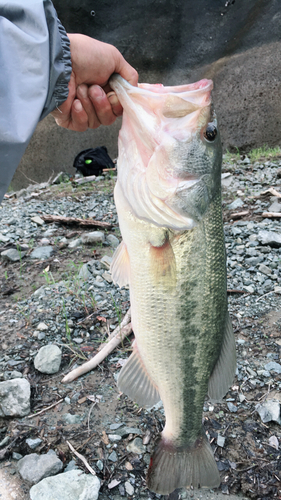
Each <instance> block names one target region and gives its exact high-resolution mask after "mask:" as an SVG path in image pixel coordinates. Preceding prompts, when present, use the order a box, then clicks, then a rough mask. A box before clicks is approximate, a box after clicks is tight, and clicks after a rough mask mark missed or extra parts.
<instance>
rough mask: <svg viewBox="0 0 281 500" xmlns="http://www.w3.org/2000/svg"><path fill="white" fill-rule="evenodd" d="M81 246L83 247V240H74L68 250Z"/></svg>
mask: <svg viewBox="0 0 281 500" xmlns="http://www.w3.org/2000/svg"><path fill="white" fill-rule="evenodd" d="M80 245H82V239H81V238H77V239H76V240H72V241H71V242H70V243H69V245H68V248H77V247H79V246H80Z"/></svg>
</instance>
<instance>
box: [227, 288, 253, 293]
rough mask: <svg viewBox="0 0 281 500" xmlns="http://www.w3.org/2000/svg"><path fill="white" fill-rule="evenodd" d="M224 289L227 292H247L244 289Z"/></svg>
mask: <svg viewBox="0 0 281 500" xmlns="http://www.w3.org/2000/svg"><path fill="white" fill-rule="evenodd" d="M226 291H227V293H248V292H247V291H246V290H235V289H233V290H232V289H231V288H228V289H227V290H226Z"/></svg>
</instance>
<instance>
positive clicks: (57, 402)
mask: <svg viewBox="0 0 281 500" xmlns="http://www.w3.org/2000/svg"><path fill="white" fill-rule="evenodd" d="M62 402H63V398H62V399H59V401H56V402H55V403H53V404H52V405H50V406H47V408H43V410H41V411H38V413H34V414H33V415H28V417H26V418H34V417H38V415H40V414H41V413H44V411H48V410H50V409H51V408H53V407H54V406H57V405H58V404H59V403H62Z"/></svg>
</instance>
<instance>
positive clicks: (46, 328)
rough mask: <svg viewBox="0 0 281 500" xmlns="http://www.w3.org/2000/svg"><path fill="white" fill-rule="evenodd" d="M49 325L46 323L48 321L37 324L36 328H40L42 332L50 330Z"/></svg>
mask: <svg viewBox="0 0 281 500" xmlns="http://www.w3.org/2000/svg"><path fill="white" fill-rule="evenodd" d="M48 329H49V327H48V325H46V323H43V322H41V323H39V324H38V325H37V326H36V330H39V331H40V332H44V331H45V330H48Z"/></svg>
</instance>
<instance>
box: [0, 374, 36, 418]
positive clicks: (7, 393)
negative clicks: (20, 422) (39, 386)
mask: <svg viewBox="0 0 281 500" xmlns="http://www.w3.org/2000/svg"><path fill="white" fill-rule="evenodd" d="M29 412H30V384H29V382H28V381H27V380H26V379H25V378H14V379H12V380H7V381H5V382H0V417H15V416H19V417H24V416H25V415H28V413H29Z"/></svg>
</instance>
